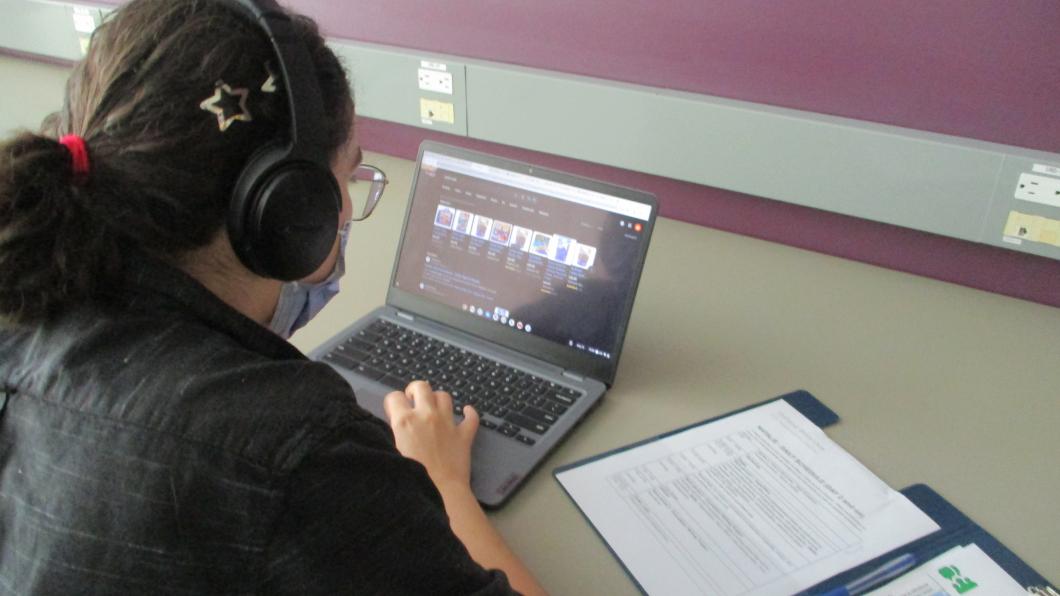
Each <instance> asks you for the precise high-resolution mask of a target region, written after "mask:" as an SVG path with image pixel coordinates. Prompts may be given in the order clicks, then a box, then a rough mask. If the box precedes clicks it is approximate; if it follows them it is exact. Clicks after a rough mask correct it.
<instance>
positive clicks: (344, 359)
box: [324, 351, 361, 370]
mask: <svg viewBox="0 0 1060 596" xmlns="http://www.w3.org/2000/svg"><path fill="white" fill-rule="evenodd" d="M324 360H326V361H327V362H332V363H334V364H337V365H339V366H341V367H343V368H349V369H351V370H352V369H355V368H357V367H358V366H360V365H361V361H360V360H355V359H353V358H350V357H349V356H348V355H347V354H344V353H342V352H338V351H332V352H329V353H328V355H327V356H324Z"/></svg>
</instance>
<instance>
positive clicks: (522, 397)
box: [324, 319, 581, 445]
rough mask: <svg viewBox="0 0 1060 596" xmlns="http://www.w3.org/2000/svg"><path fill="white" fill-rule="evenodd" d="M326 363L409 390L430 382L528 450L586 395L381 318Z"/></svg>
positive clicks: (458, 409) (458, 407)
mask: <svg viewBox="0 0 1060 596" xmlns="http://www.w3.org/2000/svg"><path fill="white" fill-rule="evenodd" d="M324 360H325V361H327V362H330V363H333V364H336V365H338V366H341V367H343V368H347V369H349V370H353V371H355V372H356V373H357V374H359V375H363V376H365V377H368V378H370V379H373V380H377V381H379V382H380V383H383V384H384V385H389V386H390V387H393V388H394V389H397V390H399V391H403V390H404V389H405V387H406V386H408V384H409V383H411V382H412V381H414V380H425V381H427V382H428V383H430V384H431V387H432V388H434V389H435V390H436V391H447V392H448V393H449V394H450V395H452V396H453V413H454V414H461V413H462V409H463V406H464V405H465V404H470V405H471V406H474V408H475V410H476V411H478V413H479V414H480V417H481V420H482V423H481V426H482V427H483V428H486V429H489V430H491V431H494V432H497V433H500V434H501V435H504V436H506V437H509V438H511V439H512V440H515V441H518V442H520V443H522V444H524V445H533V444H535V443H536V442H537V440H538V439H540V437H541V435H543V434H545V433H546V432H548V430H549V428H551V427H552V426H553V425H554V424H555V423H556V422H557V421H558V420H559V418H560V417H561V416H563V415H564V414H565V413H566V412H567V410H568V408H570V406H572V405H574V402H575V401H576V400H577V399H578V398H579V397H581V393H580V392H579V391H576V390H574V389H571V388H570V387H564V386H563V385H557V384H556V383H553V382H551V381H547V380H545V379H542V378H540V377H536V376H534V375H532V374H530V373H527V372H524V371H521V370H518V369H515V368H512V367H510V366H507V365H505V364H501V363H500V362H497V361H495V360H491V359H489V358H486V357H485V356H481V355H479V354H475V353H473V352H469V351H467V350H464V349H462V348H458V347H456V346H453V345H451V344H448V343H446V342H444V341H442V340H440V339H437V338H433V337H430V336H427V335H424V334H422V333H419V332H416V331H413V330H412V329H409V328H407V327H403V326H401V325H398V324H396V323H392V322H390V321H386V320H384V319H378V320H376V321H374V322H373V323H372V324H371V325H369V326H368V327H366V328H365V329H362V330H361V331H359V332H358V333H357V334H355V335H353V336H352V337H350V338H349V339H347V340H346V341H345V342H343V343H341V344H339V345H338V346H336V347H335V348H334V349H333V350H331V352H329V353H328V354H327V355H326V356H324Z"/></svg>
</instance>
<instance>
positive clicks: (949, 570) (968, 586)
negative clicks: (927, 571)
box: [939, 565, 979, 594]
mask: <svg viewBox="0 0 1060 596" xmlns="http://www.w3.org/2000/svg"><path fill="white" fill-rule="evenodd" d="M939 575H941V576H942V577H944V578H946V581H948V582H950V584H952V585H953V589H954V590H957V593H958V594H964V593H965V592H970V591H972V590H974V589H975V588H977V587H979V584H977V583H975V582H974V581H972V580H971V579H969V578H967V577H964V576H963V575H961V570H960V569H957V566H956V565H947V566H946V567H943V568H942V569H939Z"/></svg>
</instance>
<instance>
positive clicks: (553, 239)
mask: <svg viewBox="0 0 1060 596" xmlns="http://www.w3.org/2000/svg"><path fill="white" fill-rule="evenodd" d="M601 189H603V190H604V191H606V190H607V186H606V185H603V184H601V183H598V182H595V181H584V183H583V182H582V181H581V179H579V178H577V177H574V176H568V175H562V174H558V173H556V172H551V171H548V170H542V169H540V168H534V167H532V166H527V165H526V164H519V163H516V162H507V160H500V159H498V158H492V157H491V156H481V157H478V156H477V155H476V154H474V153H471V152H466V151H462V150H461V151H446V148H445V147H444V146H441V147H439V148H434V147H431V146H425V148H424V149H423V151H422V153H421V158H420V163H419V172H418V173H417V178H416V183H415V188H414V192H413V196H412V199H411V205H410V208H409V209H410V210H409V214H408V220H407V222H406V228H405V233H404V240H403V244H402V247H401V249H400V254H399V259H398V263H397V268H396V272H395V275H394V287H395V288H397V289H399V290H402V291H404V292H408V293H411V294H413V295H416V296H418V297H420V298H423V299H425V300H429V301H431V302H433V303H437V304H439V305H443V306H445V307H448V309H451V310H452V311H456V313H458V315H459V316H460V317H462V318H463V319H464V320H476V321H480V322H481V321H485V322H488V323H489V324H491V325H493V326H495V327H497V328H498V329H501V328H503V329H505V335H503V336H508V337H514V336H517V335H526V336H533V337H536V338H541V339H544V340H547V341H548V342H551V343H552V344H554V345H556V346H559V347H562V348H565V349H566V350H567V351H573V352H577V353H579V354H581V355H584V356H587V357H589V358H591V359H597V360H602V361H609V360H614V359H617V353H618V351H619V349H620V347H621V342H622V339H623V334H624V332H625V326H626V323H627V319H628V316H629V310H630V307H631V304H632V297H633V294H634V292H635V290H636V286H637V282H638V280H639V277H640V270H641V265H642V263H643V258H644V253H645V249H646V248H647V246H646V245H647V242H648V240H649V238H650V232H651V229H650V226H651V224H652V223H653V221H654V213H653V211H654V202H653V201H652V202H643V201H638V200H631V199H630V198H626V197H624V196H619V195H618V194H611V193H608V192H602V191H601ZM622 190H625V191H626V192H625V194H628V193H629V192H630V191H628V189H622ZM649 198H650V197H649ZM491 335H493V334H491Z"/></svg>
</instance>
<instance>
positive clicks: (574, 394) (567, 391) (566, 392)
mask: <svg viewBox="0 0 1060 596" xmlns="http://www.w3.org/2000/svg"><path fill="white" fill-rule="evenodd" d="M557 393H559V394H560V395H563V396H566V397H569V398H571V399H578V398H579V397H581V396H582V394H581V392H580V391H575V390H573V389H571V388H570V387H560V388H559V389H558V390H557Z"/></svg>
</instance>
